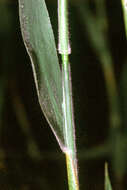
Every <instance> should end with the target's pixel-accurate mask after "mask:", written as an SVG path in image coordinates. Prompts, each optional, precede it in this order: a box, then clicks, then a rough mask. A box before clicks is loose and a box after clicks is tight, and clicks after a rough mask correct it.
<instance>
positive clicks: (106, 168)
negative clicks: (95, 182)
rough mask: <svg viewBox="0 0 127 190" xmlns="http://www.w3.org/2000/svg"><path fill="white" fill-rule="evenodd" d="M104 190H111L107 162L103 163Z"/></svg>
mask: <svg viewBox="0 0 127 190" xmlns="http://www.w3.org/2000/svg"><path fill="white" fill-rule="evenodd" d="M105 190H113V189H112V186H111V182H110V178H109V173H108V164H107V163H105Z"/></svg>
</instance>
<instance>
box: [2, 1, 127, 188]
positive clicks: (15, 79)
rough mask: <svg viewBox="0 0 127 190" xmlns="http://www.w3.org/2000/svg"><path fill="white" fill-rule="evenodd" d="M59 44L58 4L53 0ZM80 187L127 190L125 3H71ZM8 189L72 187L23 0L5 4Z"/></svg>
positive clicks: (49, 3)
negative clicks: (42, 90) (43, 102)
mask: <svg viewBox="0 0 127 190" xmlns="http://www.w3.org/2000/svg"><path fill="white" fill-rule="evenodd" d="M46 3H47V7H48V10H49V14H50V18H51V23H52V25H53V30H54V34H55V39H56V44H57V1H56V0H46ZM69 18H70V21H69V24H70V41H71V46H72V55H71V57H70V61H71V70H72V83H73V84H72V86H73V100H74V112H75V124H76V137H77V154H78V160H79V161H78V164H79V179H80V188H81V189H82V190H102V189H104V164H105V162H108V165H109V174H110V178H111V182H112V185H113V189H114V190H126V189H127V44H126V37H125V30H124V21H123V14H122V7H121V2H120V0H110V1H106V0H69ZM0 189H1V190H51V189H52V190H57V189H61V190H65V189H67V180H66V168H65V159H64V155H63V154H62V153H61V151H60V148H59V146H58V144H57V142H56V140H55V137H54V136H53V134H52V132H51V130H50V128H49V126H48V124H47V122H46V120H45V118H44V116H43V113H42V112H41V109H40V106H39V103H38V99H37V93H36V89H35V84H34V79H33V74H32V69H31V65H30V60H29V57H28V55H27V53H26V50H25V47H24V44H23V40H22V37H21V32H20V24H19V14H18V1H17V0H0Z"/></svg>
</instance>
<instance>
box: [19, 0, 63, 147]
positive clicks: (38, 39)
mask: <svg viewBox="0 0 127 190" xmlns="http://www.w3.org/2000/svg"><path fill="white" fill-rule="evenodd" d="M19 13H20V23H21V30H22V36H23V39H24V43H25V46H26V49H27V52H28V54H29V56H30V59H31V63H32V68H33V73H34V79H35V83H36V88H37V93H38V97H39V102H40V105H41V108H42V110H43V112H44V115H45V117H46V119H47V120H48V123H49V125H50V127H51V128H52V130H53V132H54V134H55V136H56V138H57V140H58V142H59V145H60V147H61V148H63V146H64V135H63V117H62V79H61V71H60V66H59V63H58V57H57V52H56V47H55V40H54V35H53V31H52V26H51V23H50V19H49V15H48V11H47V8H46V5H45V1H44V0H19Z"/></svg>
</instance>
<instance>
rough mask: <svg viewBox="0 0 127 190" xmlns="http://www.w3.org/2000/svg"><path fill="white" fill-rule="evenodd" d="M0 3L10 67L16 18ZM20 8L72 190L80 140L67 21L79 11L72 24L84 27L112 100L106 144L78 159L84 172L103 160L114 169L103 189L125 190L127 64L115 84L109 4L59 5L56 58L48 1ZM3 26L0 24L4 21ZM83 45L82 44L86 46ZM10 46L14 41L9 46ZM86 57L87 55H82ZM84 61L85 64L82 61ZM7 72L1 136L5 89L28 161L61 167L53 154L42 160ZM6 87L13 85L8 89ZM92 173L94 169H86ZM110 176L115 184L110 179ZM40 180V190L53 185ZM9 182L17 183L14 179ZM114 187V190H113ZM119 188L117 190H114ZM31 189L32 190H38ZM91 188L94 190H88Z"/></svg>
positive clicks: (28, 1) (1, 79) (2, 80)
mask: <svg viewBox="0 0 127 190" xmlns="http://www.w3.org/2000/svg"><path fill="white" fill-rule="evenodd" d="M1 2H2V3H1ZM1 2H0V5H1V4H2V6H0V10H1V11H3V12H2V14H3V15H4V16H3V17H5V21H3V22H0V23H2V27H0V32H1V33H0V34H1V35H2V36H4V38H6V43H4V53H3V54H4V57H5V62H8V59H9V58H8V57H7V56H6V54H7V53H6V51H7V49H8V48H7V47H8V44H9V43H8V41H9V40H8V39H7V37H6V36H7V35H6V34H5V31H6V33H7V31H8V30H9V31H10V28H11V24H10V23H11V22H12V15H11V14H10V12H9V11H8V10H9V9H6V8H7V7H6V6H5V4H6V3H5V4H4V0H3V1H1ZM6 2H9V6H10V4H11V1H10V0H6ZM18 2H19V15H20V26H21V32H22V37H23V41H24V44H25V47H26V50H27V53H28V55H29V58H30V61H31V66H32V70H33V75H34V81H35V86H36V91H37V96H38V99H39V103H40V107H41V110H42V112H43V114H44V116H45V118H46V120H47V122H48V124H49V126H50V128H51V130H52V132H53V133H54V135H55V137H56V140H57V142H58V144H59V147H60V149H61V150H62V152H63V154H64V156H65V160H66V168H67V181H68V189H69V190H79V180H78V166H77V151H76V137H75V136H76V135H75V122H74V113H73V99H72V87H73V85H72V81H71V67H72V68H73V64H71V63H70V54H71V45H70V40H71V39H70V33H69V22H70V20H69V16H70V17H71V15H69V14H68V4H69V3H70V5H71V6H72V7H73V5H76V6H74V7H75V8H74V7H73V8H72V9H73V10H76V11H77V13H78V16H77V18H76V19H77V20H76V21H75V19H74V18H75V17H74V18H73V19H74V21H73V22H77V23H78V24H79V25H80V27H81V28H82V27H83V29H84V30H83V31H82V29H81V28H80V30H79V31H80V32H81V33H83V35H84V34H85V35H84V39H85V40H86V35H87V37H88V40H87V41H88V42H89V45H88V48H89V46H90V48H91V50H92V51H93V52H94V53H95V55H94V56H95V57H96V58H97V63H100V67H101V72H102V73H103V77H104V83H103V85H105V88H104V89H106V95H105V97H106V99H108V101H107V102H108V106H107V107H108V111H109V113H108V117H109V118H108V119H107V120H109V121H108V122H109V128H107V136H106V138H105V139H104V141H103V142H102V144H100V145H99V146H98V145H97V144H98V143H97V144H96V143H95V146H93V147H92V148H89V147H90V146H91V145H90V146H88V148H84V147H83V150H82V149H81V150H79V159H81V160H80V161H82V162H83V163H85V164H84V165H85V167H86V168H87V164H86V163H87V161H90V160H92V159H95V158H96V160H97V159H102V160H103V163H104V162H105V160H108V161H109V166H111V168H109V170H108V163H106V164H105V169H104V173H105V178H104V184H103V186H104V189H105V190H115V189H117V188H118V189H119V190H124V186H123V179H124V176H125V175H126V172H127V161H126V160H127V153H126V146H127V134H126V133H127V130H126V124H127V119H126V118H127V108H126V107H127V106H126V105H127V100H126V99H127V87H126V86H127V66H126V65H127V64H126V63H125V64H124V66H123V67H122V69H121V70H122V72H121V75H120V76H121V78H120V79H119V78H118V79H117V78H116V75H115V74H116V71H115V64H114V59H113V55H112V52H111V47H110V42H109V36H108V35H109V34H108V33H109V28H108V22H109V21H108V18H107V12H108V11H107V8H106V4H108V2H106V0H96V1H94V2H92V1H90V0H86V1H82V0H79V1H78V4H76V2H77V1H75V0H70V1H69V0H58V12H57V11H56V12H57V13H54V12H52V13H51V14H52V15H53V14H54V15H57V19H56V18H54V20H55V19H56V20H57V21H58V31H57V34H58V35H57V41H58V52H57V47H56V42H55V38H54V32H53V27H52V24H51V21H52V20H51V21H50V17H51V16H49V13H48V9H47V6H46V4H48V0H47V1H45V0H18ZM49 2H50V1H49ZM51 3H52V5H53V3H54V2H53V1H51ZM121 5H122V10H123V19H124V25H125V33H126V37H127V1H126V0H121ZM114 9H115V8H114ZM6 11H7V12H8V15H9V18H10V20H8V17H7V14H6V13H7V12H6ZM72 12H73V11H72ZM114 12H115V11H114ZM71 14H73V13H71ZM51 19H52V17H51ZM0 20H2V17H1V19H0ZM8 23H9V24H8ZM0 26H1V25H0ZM1 28H5V31H4V29H1ZM11 30H12V29H11ZM77 31H78V30H77ZM73 32H74V34H75V33H76V32H75V31H73ZM10 33H11V32H10ZM72 34H73V33H72ZM76 35H77V34H76ZM83 35H82V37H81V38H82V39H83ZM77 36H78V37H77ZM77 36H76V37H77V39H78V43H79V39H80V35H79V34H78V35H77ZM72 38H73V37H72ZM82 39H81V40H82ZM85 40H84V42H86V41H85ZM10 42H12V41H11V40H10ZM10 44H11V43H10ZM79 46H80V44H79ZM84 46H85V45H84ZM80 50H81V51H82V48H81V49H80V47H79V50H78V48H76V53H77V52H78V53H77V54H76V56H78V54H80V52H79V51H80ZM86 51H87V50H86ZM83 52H84V49H83ZM10 54H11V53H10ZM58 54H59V55H58ZM73 55H74V54H73ZM74 56H75V55H74ZM0 58H1V57H0ZM85 58H86V57H85ZM18 59H19V58H18ZM123 59H124V58H123ZM88 60H89V59H88ZM91 60H93V59H91ZM82 61H84V57H83V60H82ZM84 62H85V61H84ZM16 64H17V62H16ZM7 67H8V68H9V69H8V68H7ZM7 67H6V64H5V67H4V69H3V73H2V72H1V73H2V74H1V76H0V90H1V91H0V133H1V134H2V133H3V131H4V130H5V128H4V129H3V126H4V122H3V117H4V105H5V104H6V101H7V100H6V99H7V98H5V97H6V93H7V92H6V90H7V88H9V90H8V91H9V92H8V94H9V97H10V99H11V101H12V104H13V105H12V107H13V111H14V113H15V117H16V120H17V123H18V124H19V126H20V131H22V135H23V136H24V137H25V138H24V139H25V143H24V144H25V148H26V151H27V155H28V156H29V157H30V158H31V160H32V161H34V162H35V163H38V164H40V163H41V161H42V160H47V159H48V158H49V157H50V159H54V160H57V161H58V160H59V159H61V157H60V156H59V155H58V154H57V153H55V152H52V153H49V152H46V153H47V154H46V153H45V154H44V156H42V154H41V150H40V148H39V146H38V143H37V141H36V140H35V136H34V135H33V133H32V130H31V126H30V121H29V119H28V117H27V111H26V110H25V106H24V103H23V101H22V99H21V97H20V95H19V93H18V90H17V88H15V87H14V86H13V85H12V84H13V82H12V81H11V82H10V83H9V82H8V81H7V80H6V78H7V75H8V72H7V71H8V70H10V67H9V66H8V65H7ZM11 67H12V66H11ZM79 67H80V66H79ZM84 68H85V69H86V68H87V66H86V65H85V66H84ZM12 70H13V68H12ZM90 72H91V70H90ZM84 73H85V72H84ZM90 74H91V73H90ZM12 76H13V75H12ZM12 76H11V77H10V80H12V78H13V77H12ZM76 77H77V73H76ZM83 77H84V76H83ZM90 77H91V75H90ZM90 77H89V79H90ZM77 78H78V77H77ZM77 78H76V79H77ZM10 80H9V81H10ZM78 80H79V79H77V81H78ZM119 81H120V82H119ZM8 83H9V84H11V85H10V86H9V85H8ZM78 83H79V81H78ZM84 84H85V83H84ZM8 86H9V87H8ZM84 86H85V85H84ZM92 87H93V86H91V87H90V88H92ZM77 91H78V90H77ZM86 91H87V90H86ZM100 96H101V95H100ZM102 96H103V95H102ZM92 98H93V99H94V95H93V94H92ZM88 99H89V97H88ZM83 101H84V100H83ZM91 102H92V101H91ZM83 103H84V102H83ZM103 103H105V100H103ZM9 107H10V106H7V109H9ZM33 111H34V109H33ZM99 113H100V112H99ZM95 115H96V114H95ZM92 117H93V116H92V115H90V119H91V118H92ZM99 117H100V115H99ZM83 119H84V115H83ZM77 123H78V122H77ZM9 125H10V124H9ZM97 125H98V123H97ZM79 127H80V126H79ZM102 127H103V126H102ZM106 127H107V126H106ZM86 128H87V126H85V130H86ZM88 128H89V126H88ZM94 128H95V129H94ZM14 129H15V128H14ZM83 130H84V126H83ZM85 130H84V131H85ZM104 130H105V129H104ZM94 131H95V132H96V124H94V126H93V128H91V133H94ZM105 131H106V130H105ZM1 136H2V135H1ZM8 136H11V135H10V134H9V135H8ZM16 137H17V138H18V135H17V134H16ZM21 137H22V136H21ZM83 138H84V136H83ZM86 139H87V137H86ZM83 141H84V139H83ZM88 141H89V140H88ZM3 142H4V140H3ZM1 144H2V143H1ZM1 144H0V146H1ZM88 144H91V142H89V143H88ZM21 146H22V145H21ZM5 147H6V146H5ZM22 147H23V146H22ZM4 149H5V150H6V148H4V146H3V145H2V146H1V147H0V153H1V155H0V159H1V160H0V169H1V168H5V167H6V161H5V160H7V159H6V158H8V157H7V156H6V155H7V153H8V152H9V151H8V149H7V151H5V150H4ZM10 152H11V151H10ZM23 153H24V152H23ZM16 154H17V151H16ZM16 154H14V155H16ZM21 154H22V153H21ZM23 155H24V154H23ZM42 157H43V158H42ZM9 159H10V158H9ZM17 160H18V159H17ZM10 163H11V161H10ZM90 163H91V161H90ZM14 165H16V164H15V162H14ZM17 165H18V164H17ZM17 165H16V169H15V171H16V172H15V173H16V175H17V173H18V172H17V171H19V168H18V166H17ZM23 165H25V163H24V161H23ZM88 165H89V164H88ZM30 166H31V165H30ZM39 167H40V165H39ZM49 167H50V166H49ZM62 167H63V166H62ZM88 168H90V167H89V166H88ZM20 169H21V171H20V172H19V173H22V167H21V168H20ZM81 170H82V168H81ZM92 170H93V166H92ZM24 171H25V172H24V173H25V175H27V173H26V170H24ZM109 171H113V172H112V173H113V174H112V173H110V172H109ZM86 172H87V170H86ZM90 172H91V173H90V174H91V175H90V176H89V181H90V183H91V181H92V172H94V171H90ZM30 173H32V172H31V170H30ZM33 173H34V172H33ZM110 174H111V175H110ZM13 175H14V174H13ZM13 175H12V173H11V174H10V176H13ZM23 175H24V174H23ZM35 175H36V174H34V175H33V176H35ZM88 175H89V172H88ZM14 176H15V175H14ZM28 176H29V174H28ZM40 176H41V175H40ZM84 176H85V175H84ZM112 176H113V177H114V178H112ZM0 177H1V176H0ZM94 177H95V176H94ZM110 177H111V180H110ZM19 178H22V176H21V175H20V177H19ZM36 178H38V180H37V181H38V187H40V188H41V189H43V188H44V187H45V188H44V189H46V190H48V189H50V188H51V186H50V183H47V181H46V180H45V179H42V180H41V177H36ZM84 178H85V177H84ZM84 178H83V180H84ZM10 179H13V177H12V178H10ZM31 179H32V176H31ZM96 179H97V178H96ZM112 179H114V181H112ZM9 181H10V182H8V184H9V185H10V186H9V189H10V188H12V189H16V188H17V189H21V190H23V189H26V190H27V189H30V187H29V185H27V184H25V185H24V184H22V185H21V188H19V186H18V185H17V184H18V182H17V184H16V182H15V181H14V184H13V182H12V181H11V180H9ZM17 181H18V180H17ZM19 183H20V182H19ZM24 183H25V182H24ZM101 183H102V181H101ZM115 183H117V184H115ZM2 184H3V182H2ZM84 184H85V185H86V186H85V187H83V186H81V189H85V190H87V189H88V190H89V185H87V180H86V178H85V183H84ZM111 184H112V185H113V187H112V185H111ZM31 186H32V185H31ZM115 186H116V187H117V188H115ZM3 188H4V187H3V186H2V187H1V183H0V189H3ZM7 188H8V186H7ZM7 188H6V189H7ZM32 188H34V186H33V187H32ZM92 188H93V187H92ZM92 188H91V187H90V189H92ZM95 188H96V187H95ZM35 189H37V188H36V187H35ZM52 189H53V188H52ZM59 189H62V187H59ZM93 189H94V188H93ZM97 189H99V187H97ZM100 189H102V188H100Z"/></svg>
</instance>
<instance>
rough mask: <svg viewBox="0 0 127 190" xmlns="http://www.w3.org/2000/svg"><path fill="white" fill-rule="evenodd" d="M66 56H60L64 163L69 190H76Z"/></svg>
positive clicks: (72, 124) (74, 151)
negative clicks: (65, 164)
mask: <svg viewBox="0 0 127 190" xmlns="http://www.w3.org/2000/svg"><path fill="white" fill-rule="evenodd" d="M69 67H70V65H69V61H68V55H62V72H63V73H62V74H63V78H62V79H63V115H64V138H65V143H66V147H67V149H66V150H65V154H66V163H67V174H68V184H69V189H70V190H78V189H79V185H78V174H77V173H78V172H77V160H76V147H75V133H74V121H73V106H72V95H71V75H70V68H69Z"/></svg>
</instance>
